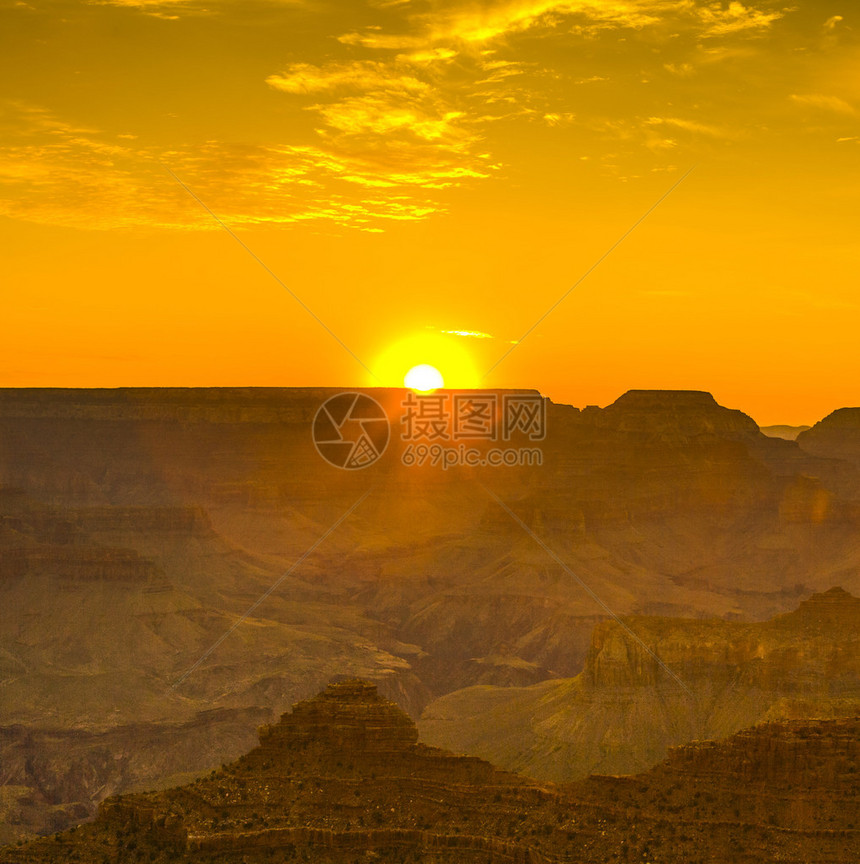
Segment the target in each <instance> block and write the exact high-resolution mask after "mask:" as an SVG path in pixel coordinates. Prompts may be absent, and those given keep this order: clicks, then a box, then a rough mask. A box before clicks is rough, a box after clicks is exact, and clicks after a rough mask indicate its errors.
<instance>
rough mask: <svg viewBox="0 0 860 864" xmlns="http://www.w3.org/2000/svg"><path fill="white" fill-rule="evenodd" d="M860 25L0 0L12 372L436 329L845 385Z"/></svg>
mask: <svg viewBox="0 0 860 864" xmlns="http://www.w3.org/2000/svg"><path fill="white" fill-rule="evenodd" d="M858 37H860V3H858V2H857V0H795V2H792V3H790V4H789V3H787V2H772V0H753V2H751V3H750V4H747V3H740V2H702V0H571V2H553V0H519V2H505V0H498V2H466V0H439V2H417V0H365V2H362V0H350V2H347V0H329V2H324V0H205V2H204V0H199V2H198V0H178V2H171V0H164V2H159V0H137V2H135V0H92V2H73V0H32V2H24V0H21V2H14V0H11V2H10V0H5V2H0V66H2V82H3V83H2V85H0V231H2V242H0V285H2V289H0V291H2V301H3V305H2V309H3V314H2V318H0V321H2V341H0V386H73V387H86V386H109V387H113V386H144V385H146V386H154V385H164V386H191V385H200V386H203V385H207V386H208V385H225V386H227V385H261V386H312V385H313V386H358V385H373V384H377V383H382V384H386V385H398V384H400V383H401V381H402V372H398V369H399V365H398V364H402V363H406V364H410V365H414V364H417V363H423V362H433V358H432V357H430V356H428V355H431V354H434V352H435V351H437V350H441V351H442V354H441V355H440V356H442V357H443V360H442V361H440V366H444V365H445V363H446V362H447V363H448V364H449V367H450V368H447V369H446V368H442V370H441V371H442V372H443V374H444V375H445V376H446V384H449V385H451V386H458V385H459V386H478V385H482V386H493V387H533V388H537V389H539V390H541V391H542V392H543V393H545V394H546V395H549V396H551V397H552V398H553V399H554V400H555V401H563V402H569V403H571V404H574V405H578V406H580V407H584V406H585V405H586V404H599V405H605V404H608V403H609V402H612V401H613V400H614V399H615V398H617V397H618V396H619V395H620V394H621V393H623V392H624V391H625V390H628V389H630V388H692V389H701V390H710V391H711V392H712V393H713V394H714V396H715V398H716V399H717V400H718V401H719V402H720V403H721V404H723V405H726V406H728V407H732V408H740V409H742V410H744V411H746V412H747V413H749V414H751V415H752V416H753V417H754V418H755V419H756V420H757V421H758V422H759V423H761V424H767V423H812V422H815V421H816V420H818V419H820V418H821V417H823V416H824V415H826V414H828V413H829V412H830V411H832V410H833V409H835V408H838V407H841V406H845V405H857V404H860V394H858V382H860V351H858V350H857V347H856V345H857V342H858V333H860V279H858V273H860V239H858V238H860V230H858V226H860V38H858ZM690 169H693V170H692V171H691V173H689V175H688V176H686V178H685V179H683V180H682V177H683V176H684V175H685V174H686V173H687V172H688V171H690ZM678 181H681V182H680V183H678ZM183 184H184V185H183ZM676 184H677V185H676ZM673 186H675V187H676V188H674V189H672V187H673ZM185 187H187V188H185ZM670 189H671V190H672V191H671V192H670V194H668V195H667V196H666V193H667V192H669V190H670ZM663 196H666V197H665V199H664V200H662V202H661V203H659V205H658V206H657V207H656V208H655V209H654V210H653V212H651V213H650V215H648V216H647V218H646V219H645V220H644V221H642V222H641V224H639V225H638V226H637V227H636V228H635V229H634V230H633V231H632V233H630V234H629V236H627V237H626V238H625V239H624V240H623V241H622V242H621V243H620V244H619V245H618V246H617V248H615V249H614V250H613V251H611V253H610V254H609V255H608V256H606V257H605V259H604V260H602V261H601V262H600V263H599V265H598V266H597V267H596V269H594V270H593V272H591V273H590V275H588V276H587V278H585V279H584V280H583V281H582V282H581V283H580V284H579V285H578V286H577V287H576V288H575V289H574V290H573V291H571V293H570V294H569V296H567V297H566V299H564V300H563V302H561V303H560V304H559V305H558V306H557V307H556V308H555V309H553V310H552V311H551V312H550V314H548V315H547V316H546V318H545V319H544V320H543V321H541V323H540V324H539V325H538V326H537V327H535V328H534V329H533V330H532V331H531V332H530V333H529V334H528V335H527V336H526V337H525V338H523V335H524V334H525V333H526V332H527V331H529V329H530V328H531V327H532V325H534V324H535V322H537V321H538V319H540V318H541V317H542V316H543V315H544V314H545V313H547V311H548V310H549V309H550V308H551V307H552V306H553V304H555V303H556V302H557V301H558V300H559V298H560V297H562V295H563V294H564V293H565V292H566V291H567V290H568V289H569V288H570V287H571V286H572V285H574V283H576V282H577V280H579V279H580V277H582V276H583V274H584V273H586V271H588V270H589V268H590V267H592V265H594V264H595V263H596V262H597V261H598V260H599V259H600V258H601V256H603V255H604V253H606V252H607V251H608V250H610V249H611V248H612V247H613V245H614V244H616V243H617V242H618V241H619V240H620V239H621V238H622V236H623V235H625V233H626V232H628V231H629V230H630V229H631V228H632V227H633V226H634V225H635V223H636V222H637V221H638V220H639V219H640V218H641V217H642V216H643V214H645V213H646V212H647V211H648V210H649V209H650V208H652V207H653V206H654V205H655V204H656V203H657V202H658V201H659V200H660V199H661V198H662V197H663ZM207 208H208V209H207ZM209 211H211V212H209ZM213 214H214V215H213ZM225 226H226V227H225ZM227 229H230V230H229V231H228V230H227ZM230 231H232V232H234V234H235V236H231V234H230ZM236 238H239V240H241V243H242V244H245V246H246V247H247V248H243V246H242V245H240V243H239V242H237V240H236ZM249 250H250V251H249ZM251 252H253V254H254V255H256V256H258V259H259V260H255V258H254V257H253V256H252V254H251ZM261 261H262V262H263V263H264V264H265V266H266V267H267V268H269V269H270V271H271V273H274V274H275V275H276V276H277V277H278V279H280V280H282V282H283V283H284V285H285V286H286V288H285V287H284V285H281V284H279V282H278V281H277V280H276V279H275V278H273V276H272V275H271V273H269V272H267V271H266V269H264V267H263V266H261V263H260V262H261ZM290 292H293V294H294V295H295V297H294V296H293V295H292V294H291V293H290ZM296 297H298V298H299V299H300V300H301V303H303V304H306V307H307V308H304V307H303V306H302V305H301V303H300V302H298V301H297V299H296ZM308 309H309V310H311V311H310V312H309V311H308ZM311 313H313V314H311ZM315 316H316V317H315ZM321 322H322V323H321ZM323 324H324V325H325V326H323ZM332 334H334V335H332ZM335 337H336V338H335ZM518 340H520V341H519V344H516V343H517V341H518ZM440 345H441V346H442V348H441V349H440V348H439V346H440ZM344 346H346V347H344ZM511 348H513V350H511V351H510V354H509V355H508V356H507V357H505V359H504V360H503V361H502V362H501V363H498V365H496V366H495V367H494V368H493V369H492V371H491V372H489V374H485V373H486V372H487V370H489V369H490V368H491V367H493V366H494V364H495V363H496V361H497V360H499V358H500V357H502V355H504V354H505V353H506V352H507V351H509V350H510V349H511ZM434 356H435V355H434ZM356 358H358V359H356ZM444 358H447V359H444ZM368 369H369V370H370V372H369V371H368ZM403 371H405V370H403ZM371 372H372V373H373V375H372V374H371ZM374 375H375V376H376V377H374ZM398 375H400V376H401V377H400V380H396V379H397V376H398Z"/></svg>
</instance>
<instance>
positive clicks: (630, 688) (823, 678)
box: [419, 588, 860, 781]
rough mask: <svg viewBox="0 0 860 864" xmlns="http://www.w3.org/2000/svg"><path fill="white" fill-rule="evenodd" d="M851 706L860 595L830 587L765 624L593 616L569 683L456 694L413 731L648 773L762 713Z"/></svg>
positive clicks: (856, 691) (857, 704)
mask: <svg viewBox="0 0 860 864" xmlns="http://www.w3.org/2000/svg"><path fill="white" fill-rule="evenodd" d="M858 715H860V599H858V598H857V597H854V596H852V595H850V594H848V593H847V592H846V591H844V590H842V589H841V588H833V589H831V590H829V591H827V592H824V593H822V594H816V595H814V596H813V597H811V598H809V599H808V600H806V601H804V602H803V603H802V604H801V605H800V606H799V608H798V609H796V610H795V611H794V612H791V613H787V614H784V615H780V616H777V617H776V618H774V619H772V620H770V621H765V622H755V623H741V622H733V621H725V620H720V619H699V620H683V619H673V618H655V617H637V616H629V617H627V618H625V619H623V621H603V622H600V623H599V624H598V625H597V626H596V627H595V629H594V634H593V637H592V644H591V650H590V651H589V654H588V657H587V660H586V664H585V668H584V670H583V671H582V673H581V674H580V675H578V676H577V677H576V678H572V679H560V680H554V681H545V682H542V683H541V684H537V685H533V686H531V687H472V688H468V689H464V690H460V691H456V692H454V693H450V694H448V695H446V696H444V697H442V698H441V699H439V700H437V701H435V702H432V703H431V704H430V705H429V706H428V707H427V708H426V709H425V711H424V714H423V715H422V717H421V720H420V723H419V727H420V729H421V734H422V737H423V738H424V740H426V741H428V742H429V743H432V744H435V745H437V746H441V747H446V748H449V749H452V750H455V751H460V752H468V753H475V754H477V755H479V756H482V757H483V758H485V759H489V760H490V761H492V762H494V763H495V764H498V765H501V766H503V767H505V768H508V769H510V770H517V771H524V772H526V773H528V774H530V775H532V776H535V777H538V778H541V779H546V780H555V781H568V780H576V779H580V778H582V777H584V776H586V775H587V774H589V773H595V772H598V773H612V774H616V773H623V774H629V773H633V772H635V771H641V770H645V769H647V768H649V767H650V766H652V765H654V764H656V763H657V762H659V761H660V760H661V759H663V758H665V757H666V754H667V752H668V750H669V748H671V747H673V746H677V745H679V744H683V743H686V742H688V741H692V740H694V739H715V740H721V739H724V738H726V737H727V736H729V735H731V734H733V733H735V732H737V731H738V730H740V729H743V728H745V727H748V726H752V725H754V724H756V723H759V722H762V721H765V720H773V719H795V718H800V717H852V716H858Z"/></svg>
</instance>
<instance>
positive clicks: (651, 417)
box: [596, 390, 759, 438]
mask: <svg viewBox="0 0 860 864" xmlns="http://www.w3.org/2000/svg"><path fill="white" fill-rule="evenodd" d="M596 420H597V424H598V425H600V426H604V427H606V428H610V429H615V430H617V431H620V432H633V433H645V434H648V435H657V436H660V437H667V436H668V437H676V436H677V437H681V438H690V437H692V436H694V435H703V434H711V435H719V436H721V437H724V438H745V437H748V436H754V435H757V434H758V432H759V429H758V425H757V424H756V422H755V421H754V420H753V419H752V418H751V417H748V416H747V415H746V414H744V413H743V412H742V411H735V410H732V409H729V408H723V407H722V406H721V405H719V404H717V402H716V401H715V399H714V397H713V396H712V395H711V394H710V393H707V392H705V391H700V390H628V391H627V393H625V394H624V395H623V396H621V397H619V398H618V399H616V400H615V402H613V403H612V404H611V405H609V406H608V407H607V408H605V409H604V410H603V411H602V412H601V414H600V416H599V418H596Z"/></svg>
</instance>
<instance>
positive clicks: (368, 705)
mask: <svg viewBox="0 0 860 864" xmlns="http://www.w3.org/2000/svg"><path fill="white" fill-rule="evenodd" d="M417 740H418V730H417V729H416V728H415V724H414V723H413V722H412V720H411V719H410V718H409V716H408V715H407V714H405V713H404V712H403V711H401V709H400V708H398V707H397V705H395V704H394V703H393V702H389V701H388V700H387V699H383V698H382V696H380V695H379V693H378V692H377V689H376V685H375V684H372V683H371V682H369V681H363V680H360V679H346V680H339V681H333V682H332V683H331V684H329V685H328V687H326V689H325V690H323V691H322V692H321V693H319V694H318V695H317V696H314V697H313V698H312V699H308V700H306V701H305V702H299V703H298V704H297V705H294V706H293V710H292V712H288V713H286V714H284V715H283V716H282V717H281V720H280V722H279V723H277V724H275V725H273V726H264V727H262V728H261V730H260V746H261V749H263V750H270V751H271V750H279V749H282V748H289V747H290V746H291V745H295V744H302V743H307V742H314V743H317V744H323V745H325V746H327V747H333V748H336V749H339V750H344V751H348V752H351V753H361V752H370V753H391V752H401V751H405V750H408V749H409V748H410V747H411V746H412V745H413V744H415V742H416V741H417Z"/></svg>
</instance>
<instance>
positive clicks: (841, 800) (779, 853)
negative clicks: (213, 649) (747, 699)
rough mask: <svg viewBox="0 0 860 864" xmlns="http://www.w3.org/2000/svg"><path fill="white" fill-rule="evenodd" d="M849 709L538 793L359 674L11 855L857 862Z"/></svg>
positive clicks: (38, 861) (54, 862) (858, 788)
mask: <svg viewBox="0 0 860 864" xmlns="http://www.w3.org/2000/svg"><path fill="white" fill-rule="evenodd" d="M858 733H860V719H857V718H855V719H852V720H841V721H816V722H809V721H807V722H795V723H781V724H780V723H772V724H766V725H764V726H760V727H756V728H755V729H751V730H748V731H745V732H743V733H741V734H739V735H736V736H734V737H733V738H732V739H730V740H729V741H728V742H726V743H725V744H710V743H703V744H694V745H690V746H688V747H685V748H681V749H679V750H675V751H673V752H672V753H671V754H670V757H669V759H668V760H667V761H666V762H664V763H663V764H662V765H660V766H658V767H657V768H655V769H653V770H652V771H650V772H648V773H647V774H644V775H640V776H638V777H593V778H589V779H588V780H586V781H584V782H582V783H579V784H575V785H571V786H567V787H558V786H553V785H540V784H537V783H535V782H533V781H530V780H527V779H525V778H523V777H519V776H517V775H515V774H510V773H507V772H504V771H499V770H497V769H495V768H493V766H492V765H490V764H488V763H486V762H483V761H481V760H480V759H475V758H471V757H457V756H453V755H451V754H449V753H445V752H444V751H441V750H436V749H433V748H428V747H425V746H423V745H421V744H418V743H416V740H415V739H416V730H415V727H414V725H413V724H412V722H411V721H410V720H409V718H408V717H407V716H406V715H405V714H404V713H403V712H402V711H401V710H400V709H399V708H397V706H395V705H394V704H393V703H390V702H387V701H386V700H384V699H382V698H381V697H380V696H379V695H378V693H377V691H376V688H375V687H374V686H373V685H371V684H370V683H368V682H365V681H358V680H341V681H339V682H337V683H333V684H331V685H329V687H328V688H327V689H326V690H325V691H324V692H323V693H321V694H320V695H318V696H316V697H314V698H313V699H311V700H309V701H307V702H304V703H300V704H298V705H296V706H295V708H294V710H293V712H292V713H291V714H286V715H285V716H284V717H283V718H282V719H281V721H280V723H278V724H276V725H274V726H271V727H265V728H264V729H262V730H261V734H260V746H259V747H257V748H256V749H254V750H252V751H250V752H249V753H248V754H247V755H245V756H243V757H242V758H240V759H239V760H238V761H236V762H234V763H232V764H230V765H225V766H224V767H223V768H222V769H221V770H220V771H213V772H212V774H211V775H210V776H208V777H205V778H200V779H198V780H196V781H194V782H193V783H191V784H189V785H186V786H182V787H178V788H174V789H169V790H166V791H163V792H157V793H142V794H132V795H125V796H123V797H121V798H110V799H108V800H106V801H104V802H103V803H102V805H101V807H100V810H99V816H98V817H97V819H96V820H95V821H94V822H92V823H90V824H87V825H84V826H81V827H79V828H77V829H76V830H74V831H71V832H67V833H65V834H61V835H56V836H54V837H53V838H47V839H44V840H40V841H35V842H33V843H31V844H28V845H25V846H22V847H20V848H8V847H7V849H5V850H2V852H0V855H2V856H3V858H2V860H3V861H4V862H8V864H59V862H68V861H78V862H81V864H95V862H117V864H120V862H122V864H133V862H163V864H169V862H177V864H178V862H182V861H188V860H193V861H195V862H200V864H209V862H211V864H215V862H227V861H243V862H247V864H256V862H267V861H313V862H323V864H325V862H331V864H346V862H354V861H356V860H374V861H378V862H392V864H393V862H403V861H414V862H434V864H447V862H451V864H454V862H458V864H459V862H491V864H493V862H515V864H561V862H568V864H585V862H593V864H602V862H625V861H651V860H655V861H662V862H666V864H675V862H677V864H681V862H683V864H689V862H713V864H716V862H724V861H725V860H727V859H728V860H731V861H732V862H737V864H754V862H770V861H774V860H779V861H786V862H796V864H799V862H804V864H819V862H820V864H824V862H828V864H838V862H845V864H848V862H853V861H854V860H856V856H857V855H858V854H860V829H858V827H857V826H858V825H860V822H858V820H860V796H858V792H860V777H858V772H857V766H858V757H860V736H858Z"/></svg>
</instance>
